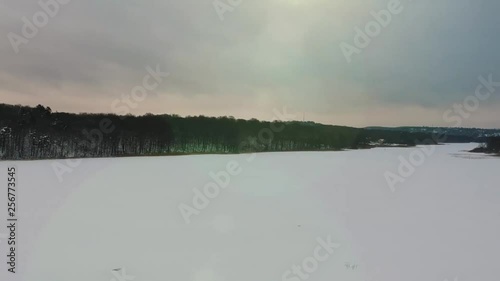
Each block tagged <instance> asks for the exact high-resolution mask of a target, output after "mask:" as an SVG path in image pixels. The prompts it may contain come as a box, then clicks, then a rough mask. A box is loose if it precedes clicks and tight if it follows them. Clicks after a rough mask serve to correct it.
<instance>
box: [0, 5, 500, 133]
mask: <svg viewBox="0 0 500 281" xmlns="http://www.w3.org/2000/svg"><path fill="white" fill-rule="evenodd" d="M60 1H61V2H63V1H62V0H60ZM65 1H69V3H67V4H64V5H63V4H60V7H59V9H58V11H56V12H55V13H54V15H53V17H50V18H49V19H48V21H47V24H46V25H44V26H42V27H40V28H38V31H37V32H36V33H35V34H34V35H33V36H31V35H30V34H28V35H30V36H29V37H32V38H27V37H26V36H25V35H23V27H25V25H26V23H25V22H23V17H26V19H28V20H29V21H30V22H33V16H34V15H36V14H37V13H38V15H40V13H39V12H40V11H43V10H42V7H41V6H40V4H39V3H38V0H37V1H35V0H29V1H18V0H1V2H0V6H1V9H0V34H1V35H2V36H3V39H4V40H1V41H0V59H1V62H0V102H2V103H11V104H25V105H36V104H39V103H41V104H44V105H47V106H50V107H52V109H53V110H56V111H71V112H114V111H115V109H113V106H112V105H113V104H114V105H115V108H116V105H117V101H121V100H122V99H123V98H126V97H127V96H130V94H131V92H132V90H133V89H134V88H135V87H140V86H142V85H143V80H144V78H145V77H146V76H148V75H149V74H148V71H147V70H146V68H148V67H149V68H152V69H156V68H159V69H160V70H161V71H162V72H169V73H170V75H169V76H168V77H167V78H165V79H163V81H162V82H161V83H160V84H159V85H158V86H157V87H155V88H154V89H153V90H152V91H148V93H147V96H145V99H144V100H142V101H140V102H136V101H133V104H132V105H130V104H129V105H128V106H127V107H128V109H129V110H130V112H131V113H133V114H142V113H147V112H151V113H176V114H180V115H199V114H203V115H209V116H220V115H232V116H235V117H239V118H252V117H255V118H259V119H272V118H273V109H274V108H279V109H281V108H283V107H284V106H286V107H287V108H288V111H290V112H293V113H296V115H297V116H298V117H297V119H302V118H303V114H305V116H306V119H308V120H313V121H316V122H321V123H328V124H341V125H351V126H359V127H361V126H369V125H385V126H397V125H431V126H438V125H447V126H452V125H453V123H447V122H446V121H445V120H444V119H443V114H444V113H445V112H446V111H447V110H449V109H453V105H454V104H461V103H462V102H463V101H464V100H466V98H467V97H470V96H473V95H474V93H475V90H476V88H477V87H478V85H479V83H480V82H479V80H478V77H479V76H481V75H482V76H484V77H485V78H487V77H488V75H490V74H492V75H493V80H494V81H500V54H499V52H500V38H499V37H498V27H499V26H500V17H499V16H498V11H500V2H499V1H496V0H441V1H434V0H419V1H411V0H401V7H400V9H402V11H401V12H400V13H399V14H392V20H391V22H390V23H389V24H388V25H387V26H386V27H382V28H381V30H380V33H379V34H378V35H376V36H375V37H374V38H373V39H372V41H371V42H370V44H369V45H368V46H367V47H365V48H360V49H359V54H354V55H352V57H351V59H352V61H351V62H350V63H349V62H348V61H347V60H346V57H345V56H344V54H343V53H342V51H341V48H340V47H339V45H340V44H341V43H342V42H345V43H347V44H351V45H353V46H355V45H354V44H355V43H354V37H355V34H356V33H355V28H356V27H358V28H361V29H364V28H365V26H366V25H367V24H368V23H370V21H373V19H374V18H373V15H372V14H371V12H372V11H375V12H376V11H380V10H382V9H387V6H388V3H389V2H390V1H391V0H370V1H368V0H365V1H361V0H251V1H250V0H242V1H241V3H240V4H238V3H237V2H238V1H237V0H220V2H219V4H218V5H217V7H219V9H224V7H226V8H227V7H231V9H230V10H226V11H225V12H224V10H219V12H218V11H217V9H216V8H215V7H214V2H213V0H176V1H172V0H65ZM392 1H394V0H392ZM41 2H50V1H49V0H41ZM221 3H222V4H221ZM231 3H232V4H231ZM234 4H237V5H234ZM228 5H233V6H228ZM221 11H222V12H224V13H222V12H221ZM40 19H41V20H43V17H42V18H39V21H40ZM39 23H40V22H39ZM42 23H43V22H42ZM24 29H26V27H25V28H24ZM9 34H10V35H9ZM13 34H15V35H16V36H17V37H16V36H14V35H13ZM13 36H14V37H13ZM12 38H15V39H16V40H17V41H15V40H14V41H13V39H12ZM20 38H21V39H20ZM12 42H16V43H15V44H14V45H16V44H17V47H18V49H19V52H18V53H16V52H15V47H13V43H12ZM483 90H484V89H483ZM469 100H471V99H470V98H469ZM499 108H500V87H499V88H498V91H496V92H494V93H493V94H492V95H491V97H490V98H488V99H486V100H484V101H480V104H479V106H478V108H477V110H473V111H471V112H467V113H470V116H467V118H463V125H464V126H478V127H488V128H491V127H496V128H500V119H499V118H498V109H499Z"/></svg>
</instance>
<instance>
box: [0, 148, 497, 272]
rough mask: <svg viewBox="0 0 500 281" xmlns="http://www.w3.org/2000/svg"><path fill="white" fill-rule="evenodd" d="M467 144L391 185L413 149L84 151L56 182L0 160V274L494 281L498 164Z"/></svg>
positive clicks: (33, 168)
mask: <svg viewBox="0 0 500 281" xmlns="http://www.w3.org/2000/svg"><path fill="white" fill-rule="evenodd" d="M476 146H477V144H453V145H442V146H433V147H432V148H433V150H434V151H433V152H432V153H431V154H430V155H429V156H427V155H426V158H425V159H424V160H425V161H424V163H423V164H422V165H421V166H419V167H416V168H415V171H414V173H413V174H412V175H411V176H408V177H405V178H404V180H405V181H404V182H400V183H398V184H397V185H396V187H395V189H394V191H393V190H391V188H390V187H389V184H388V182H387V180H386V178H385V176H384V174H386V172H387V171H392V172H394V173H395V172H396V171H397V169H398V166H399V165H400V157H403V158H408V157H409V155H410V154H411V153H412V152H414V151H415V149H418V148H406V149H405V148H378V149H372V150H355V151H345V152H296V153H262V154H257V155H202V156H185V157H184V156H183V157H152V158H147V157H138V158H119V159H92V160H91V159H86V160H83V161H82V162H81V163H76V164H74V165H73V166H74V167H71V172H67V173H65V174H64V175H63V176H62V181H60V180H59V179H58V177H57V175H56V173H55V172H54V167H60V165H66V167H67V163H66V162H65V161H33V162H0V168H1V171H2V175H1V176H0V180H1V182H2V183H5V182H6V171H7V167H8V165H11V164H14V165H15V166H16V167H17V170H18V183H19V186H18V194H17V200H18V217H19V222H18V223H19V226H18V229H17V231H18V233H17V237H18V238H17V239H18V250H17V256H18V260H17V271H18V272H17V273H16V274H15V275H12V274H9V273H8V272H7V271H6V267H5V264H6V260H5V259H6V257H5V256H6V255H5V253H6V252H7V244H6V241H5V236H4V237H3V239H2V237H0V239H1V240H3V241H1V243H0V253H1V256H0V261H1V265H0V270H1V272H0V280H8V281H9V280H23V281H303V280H311V281H337V280H338V281H370V280H372V281H444V280H449V281H455V280H456V281H458V280H459V281H466V280H469V281H498V280H500V267H499V266H498V261H500V158H495V157H487V156H483V155H478V154H470V153H466V152H464V151H465V150H469V149H472V148H474V147H476ZM58 165H59V166H58ZM228 167H229V168H228ZM221 171H222V173H221ZM211 172H212V173H215V174H217V173H219V175H229V177H225V178H224V177H219V178H218V179H219V183H217V181H216V180H214V178H213V177H212V176H211V175H210V173H211ZM216 178H217V177H216ZM228 179H229V180H230V183H229V184H228V185H227V186H226V187H224V185H225V183H226V182H227V180H228ZM221 183H222V184H221ZM2 185H3V186H5V184H2ZM207 185H209V186H210V187H211V188H212V192H213V193H212V194H210V197H213V198H204V195H199V193H196V192H195V191H193V190H194V189H195V190H198V191H200V192H203V188H204V187H205V186H207ZM216 186H218V187H221V188H220V190H219V192H218V194H217V192H216V191H217V189H216ZM195 194H198V195H195ZM1 196H2V198H3V199H1V202H0V207H1V209H0V218H2V224H3V222H5V223H6V209H7V207H6V200H5V197H4V196H5V192H2V195H1ZM193 199H194V200H195V201H196V202H195V203H196V204H193ZM207 202H208V203H207ZM205 205H207V206H205ZM198 207H200V208H198ZM180 208H181V209H182V210H183V211H182V212H181V210H180ZM186 218H188V220H189V223H186ZM6 231H7V230H6V228H4V227H2V230H0V235H1V234H2V233H3V234H6ZM120 268H121V269H120ZM112 269H119V270H116V271H112Z"/></svg>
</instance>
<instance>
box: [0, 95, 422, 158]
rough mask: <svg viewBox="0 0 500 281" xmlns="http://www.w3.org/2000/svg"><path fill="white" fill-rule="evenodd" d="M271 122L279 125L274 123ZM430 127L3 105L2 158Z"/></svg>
mask: <svg viewBox="0 0 500 281" xmlns="http://www.w3.org/2000/svg"><path fill="white" fill-rule="evenodd" d="M270 128H276V129H275V130H270ZM425 139H431V135H430V134H429V133H414V132H404V131H387V130H373V129H370V130H367V129H359V128H352V127H344V126H333V125H323V124H317V123H314V122H299V121H287V122H285V121H273V122H269V121H259V120H256V119H251V120H243V119H235V118H233V117H206V116H189V117H180V116H178V115H168V114H164V115H152V114H146V115H143V116H132V115H126V116H118V115H115V114H89V113H81V114H73V113H62V112H52V110H51V108H49V107H45V106H42V105H38V106H36V107H28V106H19V105H7V104H0V153H1V155H2V159H11V160H16V159H61V158H87V157H120V156H148V155H173V154H201V153H247V152H263V151H316V150H341V149H348V148H349V149H358V148H368V147H372V146H374V145H375V144H378V145H380V144H383V143H389V144H398V145H404V146H413V145H415V143H416V142H418V141H419V140H420V141H421V140H425Z"/></svg>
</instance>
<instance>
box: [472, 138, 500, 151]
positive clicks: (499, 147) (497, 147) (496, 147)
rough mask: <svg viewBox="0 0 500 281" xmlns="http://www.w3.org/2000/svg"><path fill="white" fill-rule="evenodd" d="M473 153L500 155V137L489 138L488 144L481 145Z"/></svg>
mask: <svg viewBox="0 0 500 281" xmlns="http://www.w3.org/2000/svg"><path fill="white" fill-rule="evenodd" d="M471 152H481V153H496V154H500V137H490V138H488V139H487V140H486V142H484V143H483V144H481V145H480V146H479V147H478V148H475V149H473V150H472V151H471Z"/></svg>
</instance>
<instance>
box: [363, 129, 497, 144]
mask: <svg viewBox="0 0 500 281" xmlns="http://www.w3.org/2000/svg"><path fill="white" fill-rule="evenodd" d="M366 129H368V130H386V131H399V132H409V133H425V134H436V133H443V134H445V135H447V142H485V141H486V140H487V138H489V137H494V136H500V129H481V128H450V127H394V128H390V127H367V128H366Z"/></svg>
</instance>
